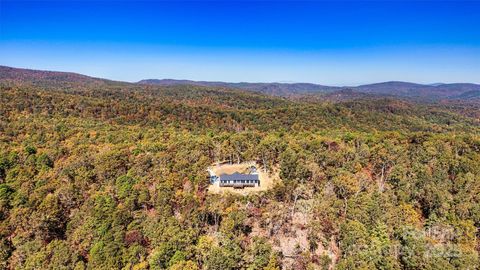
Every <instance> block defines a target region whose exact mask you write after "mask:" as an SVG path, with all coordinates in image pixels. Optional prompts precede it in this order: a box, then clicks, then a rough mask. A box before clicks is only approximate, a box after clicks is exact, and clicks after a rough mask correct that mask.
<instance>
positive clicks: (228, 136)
mask: <svg viewBox="0 0 480 270" xmlns="http://www.w3.org/2000/svg"><path fill="white" fill-rule="evenodd" d="M476 108H479V105H478V103H475V102H474V101H469V102H462V101H449V102H444V103H422V102H412V101H410V100H403V99H396V98H385V97H383V96H381V97H375V96H361V97H360V99H348V100H346V101H342V100H339V101H337V102H332V101H331V100H330V101H324V100H322V98H316V99H309V98H307V99H302V98H298V97H296V98H283V97H277V96H267V95H263V94H261V93H255V92H247V91H243V90H239V89H230V88H227V87H213V86H201V85H198V86H191V85H173V86H162V85H160V86H157V85H144V84H131V83H123V82H114V81H108V80H102V79H95V78H90V77H86V76H81V75H78V74H70V73H49V72H42V71H29V70H18V69H5V68H3V69H1V71H0V269H177V270H178V269H219V270H220V269H269V270H270V269H331V268H332V267H334V268H335V269H409V270H410V269H412V270H413V269H478V267H479V263H480V261H479V252H480V240H479V238H478V237H479V236H480V235H479V230H478V229H479V227H480V133H479V131H480V123H479V120H480V118H479V115H478V112H477V111H476ZM250 160H255V161H257V162H258V163H259V164H260V165H261V166H262V169H266V170H277V171H278V172H279V175H280V178H281V180H282V181H281V183H280V184H279V185H277V186H275V187H274V188H273V189H271V190H269V191H267V192H262V193H255V194H249V195H246V196H239V195H233V194H230V195H212V194H209V193H208V185H209V182H208V179H207V178H206V176H207V174H206V171H205V169H206V168H207V167H208V166H209V165H211V164H212V163H214V162H219V161H228V162H238V161H240V162H241V161H250Z"/></svg>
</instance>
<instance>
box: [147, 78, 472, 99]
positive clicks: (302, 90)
mask: <svg viewBox="0 0 480 270" xmlns="http://www.w3.org/2000/svg"><path fill="white" fill-rule="evenodd" d="M138 83H139V84H150V85H165V86H166V85H181V84H187V85H200V86H216V87H227V88H239V89H244V90H249V91H256V92H261V93H264V94H269V95H276V96H295V95H309V94H323V95H327V94H328V96H332V93H333V94H335V92H337V91H340V92H339V94H341V95H346V94H348V95H352V94H354V95H357V94H356V93H365V94H372V95H382V96H383V95H386V96H397V97H404V98H421V99H431V100H438V99H452V98H453V99H454V98H461V97H476V95H462V94H463V93H467V92H472V91H480V85H479V84H473V83H450V84H447V83H435V84H418V83H410V82H401V81H389V82H381V83H374V84H365V85H360V86H354V87H351V86H346V87H339V86H326V85H319V84H312V83H246V82H241V83H229V82H208V81H190V80H173V79H163V80H157V79H148V80H141V81H139V82H138ZM346 89H348V90H349V91H347V92H345V91H344V90H346Z"/></svg>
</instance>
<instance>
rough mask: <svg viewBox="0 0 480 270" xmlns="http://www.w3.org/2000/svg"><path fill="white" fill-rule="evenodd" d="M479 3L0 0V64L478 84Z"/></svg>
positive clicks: (127, 77)
mask: <svg viewBox="0 0 480 270" xmlns="http://www.w3.org/2000/svg"><path fill="white" fill-rule="evenodd" d="M479 14H480V1H466V2H460V1H454V2H453V1H452V2H448V1H415V2H410V1H408V2H406V1H368V2H364V1H308V2H301V1H281V2H274V1H260V2H257V1H238V2H232V1H229V2H226V1H213V2H204V1H190V2H188V1H176V2H168V1H153V0H150V1H140V2H138V1H137V2H133V1H126V0H120V1H92V0H88V1H40V0H36V1H11V0H0V65H9V66H15V67H25V68H35V69H48V70H60V71H73V72H79V73H83V74H87V75H92V76H98V77H106V78H110V79H116V80H124V81H138V80H140V79H145V78H174V79H193V80H221V81H234V82H237V81H250V82H259V81H261V82H271V81H280V82H314V83H321V84H328V85H357V84H363V83H371V82H380V81H389V80H403V81H413V82H420V83H435V82H475V83H480V15H479Z"/></svg>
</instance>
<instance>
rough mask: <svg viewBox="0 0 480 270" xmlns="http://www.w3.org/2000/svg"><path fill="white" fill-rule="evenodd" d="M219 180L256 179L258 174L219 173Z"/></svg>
mask: <svg viewBox="0 0 480 270" xmlns="http://www.w3.org/2000/svg"><path fill="white" fill-rule="evenodd" d="M220 180H258V174H243V173H232V174H221V175H220Z"/></svg>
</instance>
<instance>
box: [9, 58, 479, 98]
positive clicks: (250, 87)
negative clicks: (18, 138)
mask: <svg viewBox="0 0 480 270" xmlns="http://www.w3.org/2000/svg"><path fill="white" fill-rule="evenodd" d="M20 81H21V82H24V83H25V82H28V83H32V84H45V83H49V84H55V85H57V84H65V85H69V84H82V85H87V84H96V85H102V84H105V83H107V82H115V83H117V84H119V85H122V84H123V85H135V84H140V85H145V86H148V85H159V86H175V85H194V86H203V87H217V88H231V89H239V90H246V91H251V92H257V93H261V94H265V95H271V96H280V97H305V96H307V97H308V96H317V97H318V98H325V99H327V100H328V99H330V98H331V99H333V100H339V99H346V100H348V99H354V98H362V97H372V96H387V97H401V98H410V99H417V100H431V101H435V100H444V99H453V100H454V99H461V100H471V99H475V100H478V99H480V85H479V84H473V83H434V84H418V83H410V82H401V81H389V82H381V83H374V84H366V85H360V86H354V87H348V86H345V87H338V86H327V85H320V84H313V83H277V82H274V83H248V82H239V83H231V82H220V81H191V80H174V79H162V80H158V79H148V80H141V81H139V82H137V83H128V82H121V81H111V80H107V79H102V78H94V77H90V76H86V75H82V74H78V73H71V72H57V71H41V70H32V69H21V68H13V67H7V66H0V82H20Z"/></svg>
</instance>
